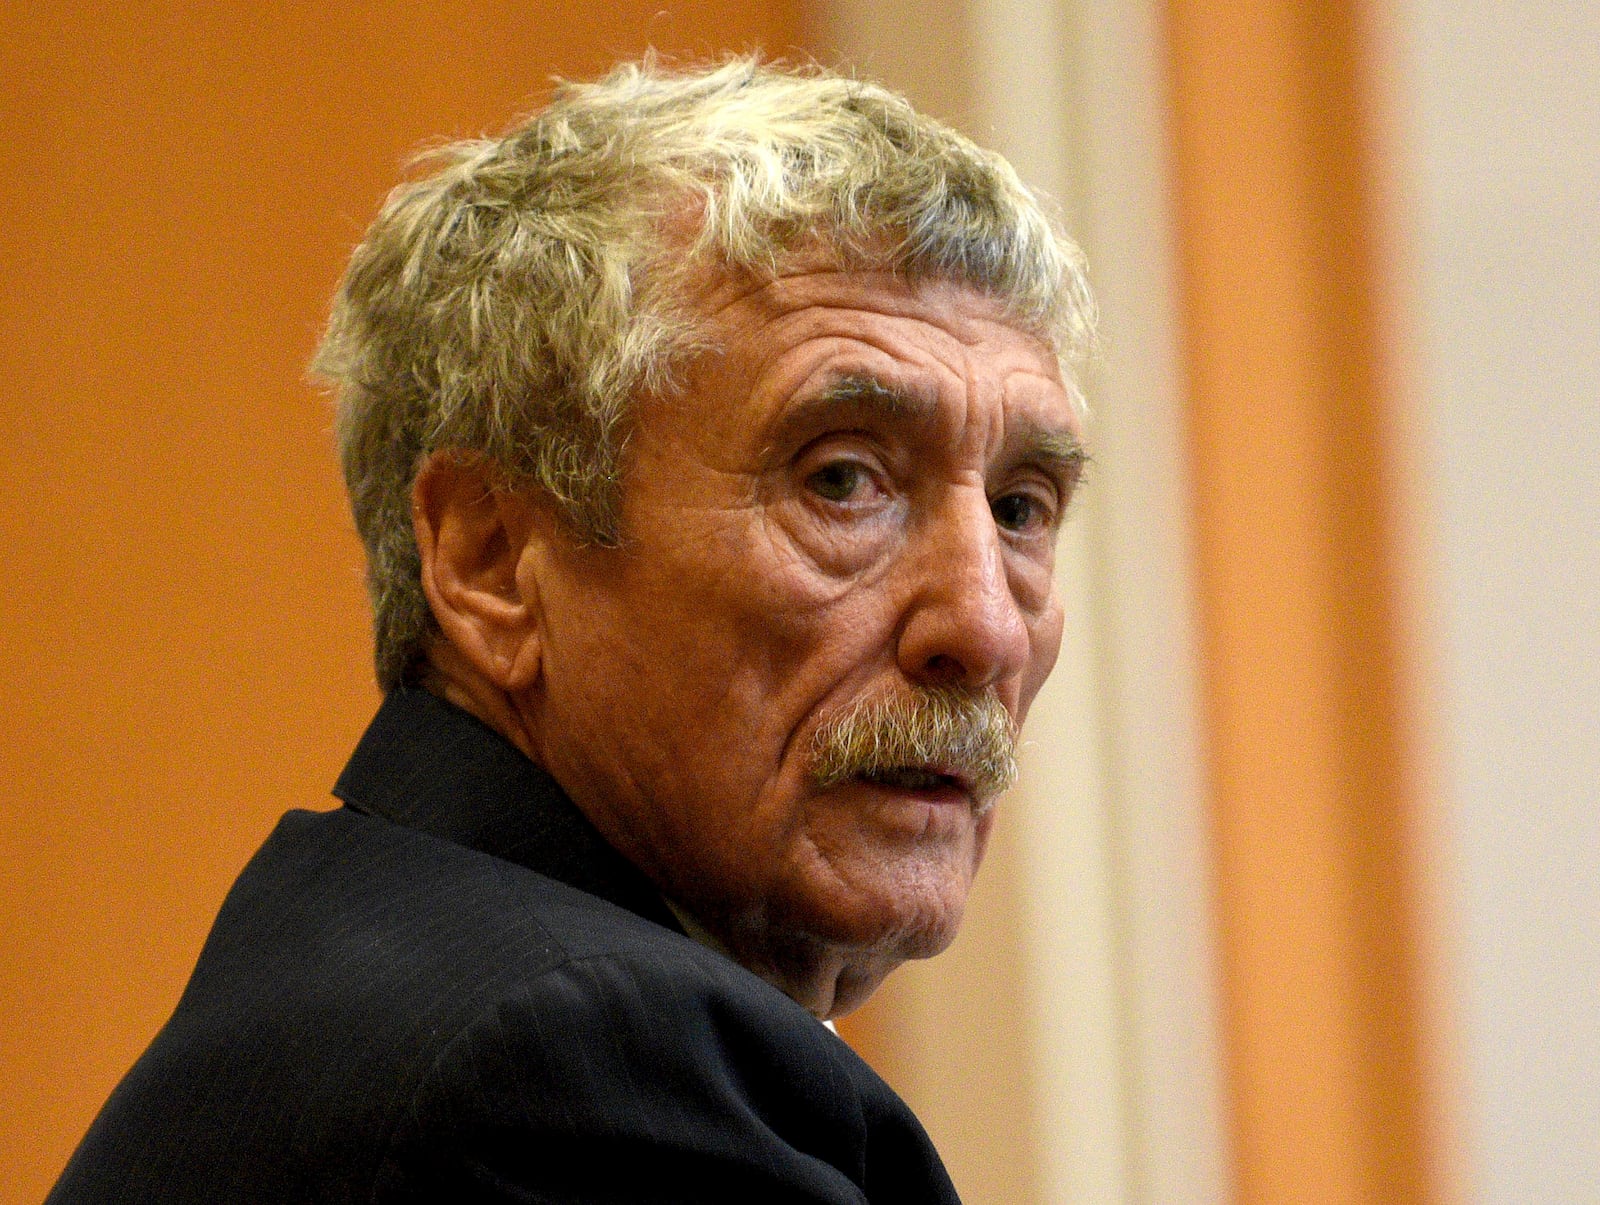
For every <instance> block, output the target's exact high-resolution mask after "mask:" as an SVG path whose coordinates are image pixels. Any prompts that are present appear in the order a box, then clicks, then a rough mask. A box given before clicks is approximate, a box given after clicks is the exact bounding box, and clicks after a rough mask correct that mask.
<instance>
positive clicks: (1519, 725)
mask: <svg viewBox="0 0 1600 1205" xmlns="http://www.w3.org/2000/svg"><path fill="white" fill-rule="evenodd" d="M1388 9H1389V22H1388V30H1387V32H1388V35H1389V37H1388V40H1387V42H1386V47H1387V65H1388V67H1389V69H1390V76H1389V79H1388V81H1387V82H1388V85H1389V87H1388V89H1387V92H1386V96H1385V99H1386V100H1387V102H1388V108H1389V117H1390V121H1391V123H1392V127H1391V137H1392V139H1393V141H1394V144H1395V146H1396V148H1397V152H1398V155H1397V159H1398V162H1396V164H1395V165H1394V170H1393V193H1394V196H1395V201H1396V205H1397V208H1398V209H1399V211H1400V213H1401V214H1402V215H1403V218H1404V221H1405V226H1404V233H1405V235H1406V241H1405V247H1406V251H1407V254H1406V256H1405V260H1404V267H1405V269H1406V281H1407V284H1408V292H1407V300H1408V302H1410V305H1409V307H1408V322H1407V327H1408V331H1409V334H1410V335H1411V339H1410V353H1411V355H1410V358H1411V362H1412V364H1413V373H1412V376H1413V397H1414V403H1415V410H1414V418H1413V421H1412V424H1411V435H1412V437H1413V447H1414V448H1415V451H1416V472H1415V485H1416V499H1417V503H1418V505H1417V512H1418V523H1417V533H1416V547H1417V549H1418V551H1419V553H1420V554H1421V557H1422V561H1423V565H1424V568H1423V570H1422V572H1421V573H1420V574H1419V576H1420V577H1421V579H1422V581H1423V583H1424V585H1425V589H1426V597H1427V598H1428V599H1429V600H1430V602H1431V604H1432V610H1431V620H1432V623H1431V625H1430V629H1429V637H1430V639H1429V645H1430V653H1431V664H1432V666H1433V669H1434V671H1435V673H1434V677H1433V681H1432V683H1431V685H1432V688H1433V689H1432V692H1431V695H1430V698H1429V703H1430V704H1431V707H1432V710H1433V713H1434V717H1435V723H1436V729H1437V734H1438V735H1437V746H1438V749H1437V753H1438V764H1439V773H1438V778H1439V788H1440V789H1439V799H1438V802H1437V806H1436V811H1435V815H1436V818H1437V820H1438V822H1439V832H1438V852H1439V855H1440V856H1439V857H1438V859H1437V864H1436V867H1435V870H1434V875H1433V877H1434V879H1435V881H1436V883H1437V884H1438V888H1439V891H1440V894H1441V895H1442V897H1443V898H1444V899H1445V901H1446V902H1447V903H1448V904H1449V905H1450V908H1451V911H1450V913H1449V920H1450V928H1449V933H1450V939H1451V940H1450V943H1449V947H1448V950H1449V953H1450V954H1451V957H1450V959H1449V961H1448V964H1447V970H1448V971H1449V982H1450V984H1451V987H1452V993H1451V996H1452V1000H1453V1011H1454V1013H1455V1015H1456V1018H1457V1024H1456V1026H1455V1030H1456V1038H1457V1040H1456V1042H1455V1053H1456V1054H1457V1055H1458V1057H1459V1072H1458V1074H1459V1081H1460V1088H1461V1093H1462V1108H1461V1125H1460V1132H1461V1135H1462V1137H1463V1139H1464V1152H1465V1157H1464V1159H1463V1160H1462V1162H1463V1165H1464V1171H1465V1174H1466V1182H1467V1187H1468V1189H1469V1194H1470V1199H1472V1200H1474V1201H1481V1202H1484V1203H1485V1205H1491V1203H1492V1205H1497V1203H1498V1202H1502V1201H1515V1202H1530V1203H1536V1205H1556V1203H1557V1202H1560V1203H1563V1205H1564V1203H1565V1202H1570V1201H1596V1200H1600V785H1597V784H1600V6H1596V5H1594V4H1592V3H1587V2H1584V0H1520V2H1519V3H1516V4H1503V3H1495V2H1493V0H1395V2H1394V3H1393V4H1391V5H1390V6H1388Z"/></svg>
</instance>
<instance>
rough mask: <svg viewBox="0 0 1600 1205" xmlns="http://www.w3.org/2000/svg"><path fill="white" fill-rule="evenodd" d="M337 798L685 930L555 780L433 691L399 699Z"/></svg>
mask: <svg viewBox="0 0 1600 1205" xmlns="http://www.w3.org/2000/svg"><path fill="white" fill-rule="evenodd" d="M333 793H334V795H336V796H337V797H338V798H340V799H341V800H343V801H344V802H345V804H346V805H347V806H349V807H350V808H352V809H353V810H355V811H357V812H362V813H365V814H366V815H370V816H378V817H381V818H383V819H385V820H389V821H392V822H393V823H395V824H401V825H405V826H406V827H407V828H413V829H417V830H419V831H421V832H425V833H429V834H431V835H433V836H436V837H441V838H443V839H444V840H446V841H453V842H455V843H456V844H458V845H465V846H467V847H468V848H469V849H475V850H478V851H480V852H482V853H486V854H491V855H493V856H494V857H497V858H504V859H506V860H507V861H510V862H515V863H517V864H518V865H519V866H525V867H527V868H528V869H529V870H534V871H537V872H538V873H540V874H543V875H547V876H548V877H550V878H552V879H557V880H559V881H561V882H563V883H566V884H568V885H569V886H572V887H576V888H578V890H580V891H586V892H588V893H589V894H590V895H597V896H599V897H600V898H601V899H604V900H609V901H610V902H611V903H613V904H616V905H617V906H618V907H621V908H626V909H627V910H628V911H630V912H634V913H637V914H638V915H639V916H642V917H644V918H645V919H646V920H651V921H654V922H656V923H657V924H659V925H665V926H666V927H667V928H669V929H676V930H680V931H681V926H679V924H678V922H677V920H676V918H674V917H673V915H672V913H671V911H670V910H669V909H668V908H667V906H666V904H665V903H664V902H663V900H662V898H661V896H660V894H659V893H658V892H657V891H656V889H655V886H654V884H652V883H651V882H650V880H649V879H648V878H646V877H645V875H644V874H643V873H642V872H641V871H640V870H639V869H638V868H637V867H635V866H634V865H633V864H632V863H631V862H629V861H628V860H627V859H626V858H624V857H623V856H622V855H621V854H619V853H618V852H617V851H616V850H615V849H613V848H612V847H611V846H610V845H608V844H607V843H606V841H605V838H603V837H602V836H601V835H600V833H599V831H598V830H596V829H595V827H594V826H593V825H592V824H590V823H589V820H588V818H587V817H586V816H584V814H583V813H582V812H580V811H579V810H578V807H577V805H576V804H574V803H573V802H572V800H570V799H569V798H567V794H566V792H565V791H563V790H562V789H561V787H560V786H559V785H558V784H557V783H556V781H555V779H553V778H551V777H550V776H549V775H548V774H546V773H545V772H544V771H543V770H541V769H540V768H539V767H538V766H536V765H534V764H533V762H531V761H529V760H528V758H527V757H526V756H525V755H524V754H523V753H522V751H521V750H519V749H517V748H516V747H515V746H514V745H512V744H511V743H510V742H509V741H507V740H506V739H505V738H504V737H503V736H501V735H500V734H499V733H498V732H495V731H494V730H493V729H492V728H490V727H488V726H487V725H486V724H484V723H482V722H481V721H480V720H479V719H478V718H477V717H476V716H473V715H469V714H468V713H467V712H465V711H462V710H461V709H460V708H459V707H456V706H455V705H454V704H452V703H448V702H446V701H445V700H444V699H442V698H440V697H439V696H438V695H435V694H433V693H432V692H430V691H426V690H406V689H399V690H395V691H392V692H390V694H389V695H388V697H387V698H385V699H384V701H383V706H381V707H380V708H379V709H378V714H377V715H376V716H375V717H374V718H373V721H372V724H371V726H370V727H368V729H367V731H366V735H365V736H363V737H362V738H361V742H360V744H358V745H357V746H356V750H355V753H354V754H352V755H351V758H350V763H349V764H348V765H347V766H345V768H344V773H343V774H341V775H340V776H339V781H338V782H337V783H336V784H335V785H334V788H333Z"/></svg>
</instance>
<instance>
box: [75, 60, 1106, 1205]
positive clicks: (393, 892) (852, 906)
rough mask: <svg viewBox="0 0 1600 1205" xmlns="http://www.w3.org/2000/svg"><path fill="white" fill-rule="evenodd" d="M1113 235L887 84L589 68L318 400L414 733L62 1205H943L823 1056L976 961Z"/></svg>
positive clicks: (133, 1080) (397, 274) (358, 795)
mask: <svg viewBox="0 0 1600 1205" xmlns="http://www.w3.org/2000/svg"><path fill="white" fill-rule="evenodd" d="M1088 321H1089V303H1088V299H1087V295H1086V292H1085V289H1084V285H1083V281H1082V274H1081V271H1080V266H1079V263H1078V259H1077V254H1076V252H1075V250H1074V249H1073V248H1072V246H1071V245H1070V244H1069V243H1068V242H1066V241H1065V240H1064V239H1063V237H1062V236H1061V235H1059V234H1058V233H1056V232H1055V230H1054V229H1053V228H1052V226H1051V224H1050V223H1049V222H1048V221H1047V220H1046V218H1045V217H1044V215H1043V214H1042V213H1041V211H1040V209H1039V207H1038V205H1037V204H1036V203H1035V202H1034V200H1033V199H1032V198H1031V197H1030V196H1029V194H1028V193H1027V192H1026V191H1025V190H1024V189H1023V188H1022V187H1021V186H1020V185H1019V184H1018V182H1017V180H1016V178H1015V176H1014V175H1013V173H1012V172H1011V170H1010V169H1009V168H1008V167H1007V166H1006V165H1005V164H1004V163H1003V162H1002V161H1001V160H999V159H998V158H996V157H994V156H992V155H989V154H986V153H984V152H982V151H980V150H978V149H977V148H976V147H974V146H973V145H971V144H970V143H969V142H967V141H966V140H965V139H963V138H961V137H960V136H959V135H957V134H955V133H953V132H951V131H950V130H948V129H945V128H944V127H942V126H940V125H938V124H936V123H934V122H932V121H929V120H927V119H926V118H923V117H920V116H918V115H917V114H915V113H914V112H913V111H912V110H911V109H910V108H909V107H908V106H907V105H906V104H905V103H904V102H903V101H902V100H900V99H899V98H897V97H895V96H893V95H891V94H889V93H887V92H885V91H883V90H881V89H879V88H876V87H873V86H870V85H866V84H861V83H856V82H852V81H848V80H841V79H838V78H834V77H830V76H828V75H825V74H822V73H819V72H806V73H798V74H797V73H788V72H781V71H776V70H772V69H769V68H763V67H759V66H757V65H755V64H753V63H751V62H746V61H740V62H733V63H730V64H727V65H725V66H722V67H720V68H718V69H715V70H711V71H708V72H703V73H692V74H674V73H669V72H664V71H661V70H658V69H656V68H654V67H651V66H648V65H647V66H645V67H628V68H623V69H620V70H618V71H616V72H614V73H613V74H612V75H611V76H609V77H608V78H606V79H604V80H602V81H600V82H599V83H595V84H591V85H569V86H565V87H563V88H561V89H560V90H559V91H558V92H557V94H556V96H555V99H554V100H553V102H552V103H551V104H550V105H549V106H548V108H546V109H545V110H544V111H543V112H541V113H539V114H538V115H536V116H535V117H533V118H532V119H530V120H528V121H526V122H525V123H524V124H521V125H519V126H517V127H516V128H515V129H513V130H512V131H511V132H510V133H509V134H507V135H506V136H505V137H503V138H501V139H499V140H496V141H486V142H475V143H465V144H461V145H456V146H451V147H448V148H446V149H444V150H442V151H440V152H438V153H437V154H436V155H435V156H433V163H432V168H431V172H430V173H429V174H427V175H425V176H424V177H423V178H420V179H418V180H416V181H415V182H412V183H409V184H406V185H404V186H402V187H401V188H399V189H398V190H396V192H395V193H394V194H393V195H392V196H391V197H390V198H389V201H388V203H387V204H386V205H385V207H384V209H383V212H382V213H381V214H380V215H379V217H378V219H377V221H376V222H375V223H374V224H373V226H372V229H371V230H370V231H369V232H368V234H367V237H366V239H365V241H364V242H363V243H362V244H361V246H360V247H359V248H358V249H357V250H356V252H355V255H354V258H353V261H352V263H351V265H350V269H349V272H348V274H347V276H346V278H345V281H344V284H343V286H342V288H341V291H340V293H339V296H338V298H337V300H336V303H335V306H334V311H333V317H332V321H331V324H330V327H329V330H328V333H327V337H326V340H325V342H324V344H323V346H322V349H321V351H320V353H319V355H318V358H317V364H316V367H317V370H318V371H319V372H320V373H321V374H322V375H323V376H325V377H326V378H327V379H328V380H329V381H331V382H333V383H334V384H335V385H336V387H337V389H338V392H339V433H340V442H341V450H342V454H343V459H344V468H345V474H346V478H347V481H348V484H349V489H350V495H351V500H352V505H353V507H354V511H355V516H356V523H357V526H358V527H359V529H360V532H361V536H362V539H363V540H364V541H365V544H366V548H367V553H368V559H369V572H370V581H371V588H372V595H373V600H374V605H375V610H376V631H377V666H378V677H379V680H380V682H381V684H382V686H383V688H384V690H385V692H386V698H385V702H384V704H383V706H382V708H381V709H380V711H379V713H378V715H377V718H376V719H375V720H374V722H373V724H372V727H371V729H370V730H369V731H368V732H367V734H366V736H365V737H364V738H363V740H362V742H361V744H360V746H359V747H358V748H357V750H356V752H355V755H354V757H353V759H352V760H351V762H350V765H349V766H348V768H347V769H346V770H345V772H344V774H343V776H342V777H341V778H340V779H339V782H338V784H337V786H336V787H335V792H334V793H335V794H336V795H337V796H338V797H339V798H340V799H341V800H342V801H343V804H344V806H343V807H342V808H340V809H338V810H336V811H331V812H305V811H297V812H291V813H289V814H288V815H287V816H286V817H285V818H284V819H283V821H282V822H281V824H280V825H279V827H278V829H277V831H276V832H275V833H274V834H273V835H272V837H271V838H270V839H269V840H268V842H267V844H266V845H265V846H264V847H263V848H262V850H261V851H260V853H259V854H258V855H257V856H256V857H255V859H254V860H253V861H252V862H251V864H250V865H249V867H248V868H247V869H246V870H245V871H244V873H243V875H242V876H241V877H240V879H239V882H238V884H237V885H236V886H235V888H234V890H233V891H232V893H231V894H230V896H229V898H228V900H227V902H226V904H225V905H224V906H223V910H222V913H221V915H220V916H219V918H218V920H217V924H216V927H215V929H214V931H213V933H212V935H211V937H210V939H209V941H208V942H207V944H206V947H205V950H204V952H203V953H202V954H201V957H200V962H199V965H198V967H197V968H196V971H195V974H194V978H193V980H192V981H191V983H190V985H189V988H188V990H187V991H186V992H185V994H184V997H183V999H182V1001H181V1002H180V1004H179V1006H178V1009H177V1012H176V1013H175V1015H174V1016H173V1018H172V1020H171V1022H170V1023H169V1024H168V1025H167V1026H166V1028H165V1029H164V1030H163V1031H162V1033H161V1034H160V1036H159V1037H158V1038H157V1039H156V1041H155V1043H154V1044H153V1045H152V1047H151V1049H150V1050H149V1051H148V1053H147V1054H146V1055H145V1056H144V1057H143V1058H142V1059H141V1060H140V1062H139V1063H138V1064H137V1065H136V1066H135V1068H134V1069H133V1071H132V1072H131V1073H130V1074H129V1076H128V1078H127V1079H126V1080H125V1081H124V1082H123V1084H122V1085H121V1086H120V1087H119V1088H118V1089H117V1092H116V1093H115V1095H114V1096H113V1097H112V1099H111V1101H110V1102H109V1104H108V1105H107V1106H106V1109H105V1110H104V1112H103V1113H102V1114H101V1116H100V1118H99V1119H98V1121H97V1122H96V1123H95V1125H94V1127H93V1128H92V1129H91V1131H90V1133H89V1135H88V1137H87V1138H86V1139H85V1142H84V1144H83V1146H82V1147H81V1148H80V1150H79V1151H78V1153H77V1155H76V1156H75V1157H74V1159H73V1161H72V1163H71V1164H70V1165H69V1167H68V1169H67V1171H66V1173H65V1175H64V1176H63V1178H62V1181H61V1183H60V1184H59V1185H58V1186H57V1189H56V1192H55V1195H54V1197H53V1198H52V1199H53V1200H59V1201H117V1202H130V1201H160V1202H164V1203H170V1202H178V1201H207V1202H212V1201H358V1200H359V1201H410V1200H441V1201H443V1200H448V1201H455V1200H472V1201H501V1200H504V1201H597V1202H598V1201H607V1202H668V1201H672V1202H715V1201H739V1202H777V1201H828V1202H845V1201H863V1200H870V1201H873V1202H883V1201H917V1202H926V1201H941V1200H953V1199H954V1192H953V1190H952V1189H951V1187H950V1183H949V1180H948V1178H947V1177H946V1176H945V1173H944V1170H943V1168H942V1167H941V1165H940V1164H939V1161H938V1158H937V1156H936V1155H935V1154H934V1152H933V1150H932V1148H931V1147H930V1145H929V1144H928V1141H927V1138H926V1136H925V1135H924V1134H923V1132H922V1130H921V1128H920V1127H919V1126H918V1125H917V1123H916V1121H915V1119H914V1118H913V1117H912V1116H911V1114H910V1113H909V1111H908V1110H907V1109H906V1107H905V1106H904V1105H903V1104H902V1103H901V1102H900V1101H899V1100H898V1099H897V1098H896V1097H895V1096H894V1095H893V1093H892V1092H891V1091H890V1090H889V1089H888V1088H887V1087H886V1086H885V1085H884V1084H883V1083H882V1082H881V1081H880V1080H879V1079H878V1078H877V1077H876V1076H875V1075H873V1073H872V1072H871V1071H870V1070H869V1069H868V1068H867V1067H866V1066H865V1065H864V1064H862V1063H861V1061H860V1060H859V1059H857V1058H856V1057H855V1056H854V1055H853V1054H852V1053H851V1052H850V1050H849V1049H848V1048H847V1047H846V1046H845V1045H844V1044H843V1043H842V1042H840V1041H839V1039H837V1038H836V1037H834V1035H833V1034H831V1033H830V1032H828V1030H827V1029H826V1028H825V1027H824V1026H823V1025H822V1024H821V1023H820V1021H819V1018H828V1017H832V1016H835V1015H838V1014H840V1013H842V1012H845V1011H848V1010H849V1009H851V1008H853V1007H855V1006H856V1005H858V1004H859V1003H860V1002H861V1001H863V1000H864V999H866V997H867V996H868V994H869V993H871V991H872V990H873V988H874V987H876V986H877V984H878V983H879V982H880V981H881V980H882V979H883V977H884V976H885V975H886V974H887V973H888V972H889V971H890V970H892V969H893V968H894V967H895V966H896V965H898V964H899V963H900V962H901V961H903V960H904V959H907V958H921V957H926V956H928V955H931V954H935V953H937V952H938V951H939V950H941V949H942V948H943V947H944V946H945V945H946V944H947V943H949V941H950V940H951V938H952V937H953V936H954V935H955V931H956V926H957V924H958V922H959V921H960V918H961V912H962V907H963V904H964V902H965V899H966V895H967V889H968V887H969V885H970V883H971V881H972V877H973V874H974V872H975V871H976V870H977V867H978V863H979V861H980V859H981V857H982V854H983V849H984V844H985V840H986V838H987V836H988V832H989V828H990V825H991V824H992V822H993V819H994V813H993V812H992V810H991V805H992V804H993V802H994V799H995V797H996V795H997V794H998V793H999V792H1000V791H1001V790H1002V789H1003V788H1004V787H1005V786H1006V785H1007V784H1008V782H1009V781H1010V779H1011V777H1012V774H1013V760H1012V750H1013V745H1014V734H1015V732H1016V730H1017V726H1018V725H1019V724H1021V722H1022V719H1023V716H1024V714H1025V713H1026V712H1027V709H1028V705H1029V703H1030V701H1031V700H1032V699H1033V697H1034V694H1035V692H1037V691H1038V689H1039V686H1040V684H1041V683H1042V682H1043V680H1044V678H1045V675H1046V674H1047V673H1048V672H1049V670H1050V667H1051V665H1052V663H1053V661H1054V660H1055V656H1056V650H1057V645H1058V642H1059V639H1060V635H1061V626H1062V612H1061V606H1060V603H1059V600H1058V598H1057V594H1056V590H1055V587H1054V584H1053V575H1052V569H1053V559H1054V547H1055V542H1056V535H1057V532H1058V529H1059V527H1060V525H1061V522H1062V518H1063V515H1064V514H1065V512H1066V510H1067V508H1068V504H1069V502H1070V500H1071V498H1072V495H1073V491H1074V489H1075V487H1076V485H1077V483H1078V478H1079V474H1080V471H1081V469H1082V465H1083V452H1082V448H1081V443H1080V437H1079V425H1078V415H1077V409H1078V408H1077V405H1076V399H1075V395H1074V392H1073V389H1072V387H1071V385H1070V383H1069V381H1068V379H1067V378H1066V377H1065V376H1064V373H1063V369H1062V364H1063V362H1064V360H1065V359H1067V358H1068V357H1069V356H1070V355H1071V353H1072V352H1073V351H1074V350H1075V349H1076V348H1077V347H1079V346H1080V345H1081V344H1082V342H1083V341H1084V340H1085V339H1086V338H1087V335H1088V330H1087V327H1088Z"/></svg>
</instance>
